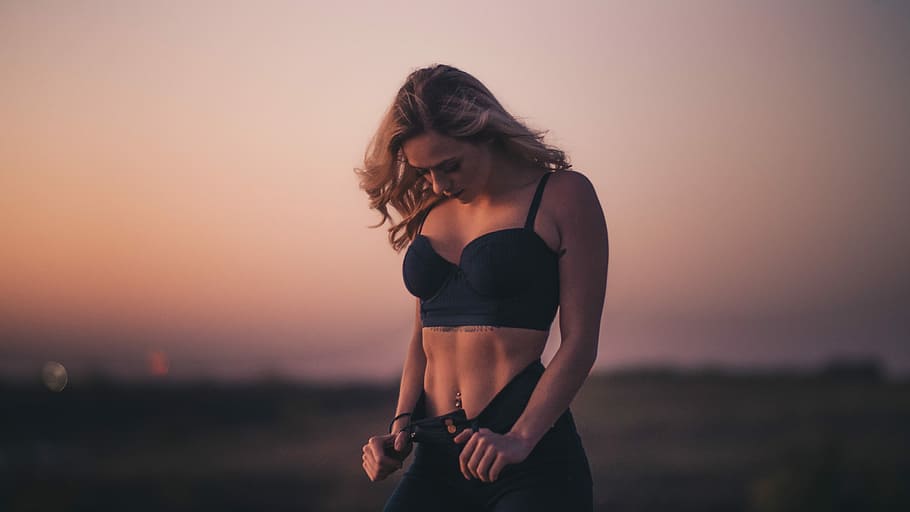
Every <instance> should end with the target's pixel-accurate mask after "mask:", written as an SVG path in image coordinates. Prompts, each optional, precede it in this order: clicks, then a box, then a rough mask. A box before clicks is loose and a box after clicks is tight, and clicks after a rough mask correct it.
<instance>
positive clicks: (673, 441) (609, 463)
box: [0, 371, 910, 512]
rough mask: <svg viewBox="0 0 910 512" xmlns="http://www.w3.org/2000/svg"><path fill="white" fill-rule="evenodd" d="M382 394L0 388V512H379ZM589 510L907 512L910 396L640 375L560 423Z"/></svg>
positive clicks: (192, 387) (864, 383) (361, 390)
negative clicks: (584, 470) (368, 470)
mask: <svg viewBox="0 0 910 512" xmlns="http://www.w3.org/2000/svg"><path fill="white" fill-rule="evenodd" d="M395 398H396V391H395V389H394V387H392V386H389V387H384V388H383V387H356V386H352V387H334V388H327V387H319V386H313V385H303V384H293V383H286V382H279V381H270V382H259V383H255V384H244V385H240V384H235V385H225V384H220V385H219V384H213V383H208V384H206V383H197V384H187V383H183V384H175V383H162V382H157V383H152V382H149V383H123V382H113V381H106V380H103V379H96V380H94V381H91V382H88V383H85V382H83V383H81V384H80V385H71V386H70V387H68V388H67V389H65V390H64V391H63V392H60V393H51V392H49V391H47V390H46V389H44V388H43V387H41V385H40V384H39V383H37V382H36V383H34V384H26V383H17V384H11V383H5V384H0V511H10V512H19V511H45V510H46V511H55V512H62V511H69V510H86V511H88V510H91V511H98V510H118V511H163V510H175V511H182V510H219V511H223V510H257V511H258V510H275V511H285V510H288V511H290V510H295V511H307V510H314V511H323V510H326V511H329V510H338V511H375V510H381V508H382V504H383V503H384V500H385V498H386V497H387V496H388V495H389V493H390V492H391V490H392V488H393V487H394V485H395V484H396V482H397V480H398V474H396V475H395V476H394V477H392V478H390V479H389V480H388V481H385V482H380V483H371V482H370V481H369V480H368V479H367V478H366V476H365V475H364V474H363V472H362V470H361V467H360V462H361V460H360V448H361V445H362V444H363V443H364V442H365V441H366V439H367V438H368V437H369V436H370V435H373V434H376V433H381V432H383V431H384V430H385V429H386V425H387V422H388V420H389V415H390V414H391V413H392V412H393V408H394V404H395ZM572 410H573V413H574V414H575V417H576V421H577V423H578V424H579V429H580V433H581V435H582V439H583V442H584V443H585V446H586V448H587V451H588V457H589V459H590V462H591V467H592V471H593V473H594V480H595V500H596V503H597V506H596V508H597V510H599V511H610V512H619V511H674V512H678V511H689V510H691V511H696V510H697V511H754V512H763V511H800V512H811V511H816V510H817V511H863V512H866V511H879V510H881V511H907V510H910V445H908V442H907V440H908V432H910V382H908V381H906V380H903V381H889V380H886V379H883V378H881V377H878V376H876V375H850V374H846V375H838V374H833V375H821V374H813V375H795V374H764V375H756V374H753V375H748V376H744V375H728V374H723V373H705V372H702V373H689V374H683V373H677V372H673V371H650V372H644V371H638V372H625V373H622V374H612V375H608V376H594V377H591V378H590V379H589V380H588V382H587V383H586V384H585V387H584V388H583V389H582V391H581V393H580V394H579V396H578V398H577V399H576V401H575V403H574V404H573V406H572Z"/></svg>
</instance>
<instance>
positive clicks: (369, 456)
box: [363, 432, 412, 482]
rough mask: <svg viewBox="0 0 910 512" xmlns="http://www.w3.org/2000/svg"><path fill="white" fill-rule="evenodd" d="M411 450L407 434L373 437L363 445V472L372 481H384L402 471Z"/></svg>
mask: <svg viewBox="0 0 910 512" xmlns="http://www.w3.org/2000/svg"><path fill="white" fill-rule="evenodd" d="M411 448H412V445H411V440H410V439H409V438H408V434H407V432H399V433H397V434H384V435H381V436H373V437H371V438H370V440H369V441H367V444H365V445H363V470H364V471H365V472H366V474H367V476H368V477H370V480H371V481H373V482H376V481H379V480H383V479H385V478H386V477H387V476H389V475H391V474H392V473H394V472H395V471H398V470H399V469H401V466H402V463H403V462H404V459H405V458H406V457H407V456H408V455H409V454H410V453H411Z"/></svg>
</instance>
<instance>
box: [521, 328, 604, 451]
mask: <svg viewBox="0 0 910 512" xmlns="http://www.w3.org/2000/svg"><path fill="white" fill-rule="evenodd" d="M596 356H597V348H596V343H567V342H566V340H563V344H562V347H561V348H560V349H559V350H558V351H557V352H556V354H555V355H554V356H553V360H552V361H550V364H549V365H548V366H547V370H546V371H545V372H544V373H543V375H542V376H541V378H540V381H538V383H537V387H536V388H535V389H534V392H533V393H532V394H531V398H530V400H529V401H528V405H527V406H526V407H525V410H524V412H523V413H522V414H521V416H520V417H519V418H518V420H517V421H516V422H515V425H514V426H513V427H512V430H511V432H510V433H512V434H515V435H518V436H519V437H522V438H524V439H526V440H528V441H529V443H530V445H531V446H536V445H537V443H538V442H539V441H540V440H541V438H543V436H544V434H546V433H547V431H548V430H549V429H550V427H552V426H553V424H554V423H556V420H557V419H559V417H560V416H561V415H562V413H563V412H565V410H566V409H568V408H569V404H571V403H572V400H573V399H574V398H575V395H576V394H577V393H578V390H579V389H581V386H582V384H584V381H585V379H586V378H587V377H588V374H589V373H590V372H591V367H592V366H593V365H594V359H595V357H596Z"/></svg>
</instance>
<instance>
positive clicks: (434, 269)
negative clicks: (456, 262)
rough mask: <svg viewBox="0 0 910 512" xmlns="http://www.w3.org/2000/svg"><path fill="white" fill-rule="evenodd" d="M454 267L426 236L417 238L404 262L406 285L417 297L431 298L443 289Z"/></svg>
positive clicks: (409, 248)
mask: <svg viewBox="0 0 910 512" xmlns="http://www.w3.org/2000/svg"><path fill="white" fill-rule="evenodd" d="M453 268H454V267H453V265H452V264H451V263H449V262H448V261H446V260H445V259H443V258H442V257H441V256H439V255H438V254H436V253H435V252H434V251H433V249H432V247H430V245H429V243H428V242H427V240H426V239H425V238H415V239H414V241H413V242H412V243H411V246H410V247H408V250H407V252H406V253H405V255H404V261H403V262H402V273H403V277H404V285H405V287H406V288H407V289H408V291H409V292H411V294H412V295H414V296H415V297H419V298H420V299H423V300H429V299H430V298H432V297H433V296H434V295H436V294H437V293H438V292H439V291H440V290H441V289H442V287H443V285H445V283H446V281H447V280H448V278H449V275H450V274H451V273H452V270H453Z"/></svg>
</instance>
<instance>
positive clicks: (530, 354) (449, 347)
mask: <svg viewBox="0 0 910 512" xmlns="http://www.w3.org/2000/svg"><path fill="white" fill-rule="evenodd" d="M547 335H548V333H547V332H546V331H538V330H533V329H520V328H512V327H489V326H462V327H424V328H423V350H424V352H425V353H426V356H427V367H426V373H425V374H424V381H423V389H424V391H425V392H426V407H427V414H428V415H430V416H439V415H441V414H445V413H448V412H452V411H453V410H455V409H458V408H462V409H464V411H465V413H466V414H467V417H468V418H474V417H476V416H477V415H478V414H479V413H480V412H481V411H482V410H483V409H484V407H486V406H487V404H489V403H490V401H491V400H492V399H493V397H494V396H496V394H497V393H498V392H499V391H500V390H501V389H502V388H504V387H505V385H506V384H508V383H509V381H510V380H512V378H513V377H515V376H516V375H518V373H519V372H521V371H522V370H524V369H525V368H526V367H527V366H528V365H529V364H531V363H532V362H534V361H535V360H537V359H539V358H540V356H541V354H542V353H543V349H544V347H545V346H546V343H547Z"/></svg>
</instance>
